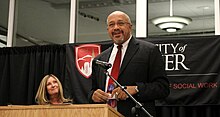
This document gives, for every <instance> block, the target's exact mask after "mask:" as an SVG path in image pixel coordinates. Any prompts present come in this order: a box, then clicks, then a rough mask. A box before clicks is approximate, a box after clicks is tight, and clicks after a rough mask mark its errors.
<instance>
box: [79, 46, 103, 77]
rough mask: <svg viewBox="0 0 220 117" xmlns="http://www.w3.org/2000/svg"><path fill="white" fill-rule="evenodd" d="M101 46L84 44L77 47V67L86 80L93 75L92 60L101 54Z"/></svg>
mask: <svg viewBox="0 0 220 117" xmlns="http://www.w3.org/2000/svg"><path fill="white" fill-rule="evenodd" d="M100 51H101V49H100V45H96V44H83V45H79V46H76V47H75V54H76V56H75V57H76V59H75V60H76V67H77V69H78V71H79V72H80V73H81V74H82V75H83V76H84V77H86V78H89V77H90V76H91V74H92V60H93V59H94V58H95V57H96V56H97V55H99V54H100Z"/></svg>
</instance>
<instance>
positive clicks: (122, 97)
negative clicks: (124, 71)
mask: <svg viewBox="0 0 220 117" xmlns="http://www.w3.org/2000/svg"><path fill="white" fill-rule="evenodd" d="M126 87H127V88H126V89H125V90H127V91H128V93H130V94H131V95H134V94H136V93H137V91H136V90H135V87H136V86H126ZM114 94H115V95H116V96H117V98H118V99H120V100H126V99H127V98H128V95H127V94H126V93H125V92H124V91H123V90H121V88H120V87H117V88H116V89H114V90H113V91H112V95H114Z"/></svg>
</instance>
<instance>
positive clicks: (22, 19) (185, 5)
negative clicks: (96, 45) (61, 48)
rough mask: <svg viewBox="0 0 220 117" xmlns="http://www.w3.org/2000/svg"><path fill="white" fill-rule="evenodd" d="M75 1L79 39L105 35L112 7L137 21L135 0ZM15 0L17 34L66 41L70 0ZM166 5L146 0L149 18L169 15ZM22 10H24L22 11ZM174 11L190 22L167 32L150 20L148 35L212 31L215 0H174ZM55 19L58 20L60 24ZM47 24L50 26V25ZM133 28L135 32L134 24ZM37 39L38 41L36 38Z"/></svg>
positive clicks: (0, 5) (0, 6) (1, 17)
mask: <svg viewBox="0 0 220 117" xmlns="http://www.w3.org/2000/svg"><path fill="white" fill-rule="evenodd" d="M78 1H79V3H78V5H77V7H78V8H79V10H78V12H79V13H78V14H79V15H78V17H77V18H78V20H77V21H78V22H77V24H78V29H77V33H78V37H77V41H78V42H84V41H91V40H92V41H95V40H102V39H106V38H108V36H107V32H106V24H105V20H106V17H107V15H108V14H109V13H110V12H112V11H114V10H122V11H125V12H126V13H128V15H129V16H130V17H131V20H132V22H133V24H135V22H136V20H135V9H136V7H135V2H136V0H78ZM18 3H19V4H18V10H19V14H18V23H20V24H18V33H19V34H20V35H23V36H24V37H28V38H29V37H32V39H33V40H32V41H36V42H37V41H38V40H41V41H45V42H52V43H67V42H68V35H69V34H68V33H69V32H68V30H69V23H68V21H69V9H70V0H37V1H36V0H19V2H18ZM7 4H8V0H1V1H0V26H1V27H7V24H6V23H5V22H6V21H5V20H7V18H5V17H7V15H6V14H5V12H3V13H1V11H2V10H5V11H6V12H7V9H8V7H6V6H7ZM169 5H170V4H169V0H148V6H149V8H148V18H149V19H153V18H155V17H159V16H165V15H167V16H168V15H169ZM21 12H25V13H23V14H22V13H21ZM173 12H174V15H180V16H186V17H190V18H192V20H193V21H192V23H191V24H190V25H189V26H186V27H185V28H183V29H182V30H180V31H178V32H177V33H167V32H165V31H163V30H160V29H159V28H157V27H156V26H154V25H153V24H152V23H151V22H150V20H149V21H148V30H149V33H148V34H149V35H150V36H153V35H182V34H185V35H193V34H199V35H210V34H211V35H213V32H214V0H173ZM80 14H81V15H80ZM55 15H56V16H55ZM83 15H87V17H84V16H83ZM39 17H42V18H43V19H38V20H37V21H36V22H35V20H36V18H39ZM51 18H52V19H51ZM62 20H64V21H62ZM46 21H47V23H46ZM48 21H50V22H48ZM53 22H55V23H53ZM57 22H59V24H58V23H57ZM35 23H36V24H35ZM47 25H49V26H51V27H50V28H49V26H47ZM0 29H1V28H0ZM133 29H134V32H135V26H134V27H133ZM61 31H62V32H61ZM210 32H211V33H210ZM53 33H54V34H53ZM50 35H52V36H50ZM60 38H63V39H64V40H60ZM45 42H42V43H45ZM37 43H41V42H40V41H38V42H37Z"/></svg>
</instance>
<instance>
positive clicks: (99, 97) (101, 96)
mask: <svg viewBox="0 0 220 117" xmlns="http://www.w3.org/2000/svg"><path fill="white" fill-rule="evenodd" d="M108 98H109V94H108V93H106V92H104V91H102V90H101V89H97V90H96V91H95V92H94V93H93V95H92V100H93V101H94V102H104V103H106V102H107V100H108Z"/></svg>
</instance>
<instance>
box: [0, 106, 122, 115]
mask: <svg viewBox="0 0 220 117" xmlns="http://www.w3.org/2000/svg"><path fill="white" fill-rule="evenodd" d="M0 117H123V115H122V114H120V113H119V112H117V111H116V110H115V109H113V108H111V107H110V106H108V105H107V104H68V105H67V104H64V105H28V106H20V105H10V106H0Z"/></svg>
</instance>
